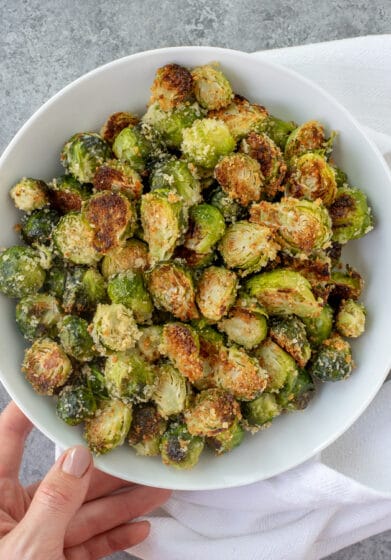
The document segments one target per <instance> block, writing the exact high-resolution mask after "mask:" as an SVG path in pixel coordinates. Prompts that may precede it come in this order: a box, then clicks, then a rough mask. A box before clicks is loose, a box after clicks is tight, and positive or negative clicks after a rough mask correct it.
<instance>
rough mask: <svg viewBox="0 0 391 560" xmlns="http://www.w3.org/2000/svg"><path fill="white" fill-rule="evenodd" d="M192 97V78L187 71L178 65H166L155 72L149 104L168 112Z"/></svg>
mask: <svg viewBox="0 0 391 560" xmlns="http://www.w3.org/2000/svg"><path fill="white" fill-rule="evenodd" d="M192 95H193V78H192V75H191V74H190V72H189V70H187V68H185V67H184V66H180V65H179V64H166V65H165V66H162V67H161V68H158V69H157V71H156V75H155V79H154V81H153V84H152V86H151V98H150V100H149V102H150V104H151V103H155V102H157V103H159V106H160V108H161V109H162V110H163V111H169V110H170V109H173V108H174V107H177V106H178V105H181V104H182V103H184V102H185V101H188V100H189V99H191V97H192Z"/></svg>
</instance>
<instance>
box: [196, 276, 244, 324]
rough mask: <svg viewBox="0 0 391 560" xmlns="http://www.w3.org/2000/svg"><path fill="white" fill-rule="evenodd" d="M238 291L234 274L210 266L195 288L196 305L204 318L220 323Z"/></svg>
mask: <svg viewBox="0 0 391 560" xmlns="http://www.w3.org/2000/svg"><path fill="white" fill-rule="evenodd" d="M237 289H238V278H237V276H236V274H235V273H234V272H232V271H231V270H227V269H226V268H224V267H222V266H210V267H209V268H206V269H204V270H203V271H202V274H201V277H200V279H199V282H198V286H197V296H196V300H197V305H198V307H199V309H200V311H201V313H202V315H203V316H204V317H206V318H207V319H210V320H211V321H220V319H222V317H224V315H226V314H227V313H228V310H229V308H230V307H232V305H233V303H234V301H235V299H236V292H237Z"/></svg>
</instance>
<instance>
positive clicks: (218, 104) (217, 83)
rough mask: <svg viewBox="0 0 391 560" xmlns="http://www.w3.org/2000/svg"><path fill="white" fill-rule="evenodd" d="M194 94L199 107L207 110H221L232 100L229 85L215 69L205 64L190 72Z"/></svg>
mask: <svg viewBox="0 0 391 560" xmlns="http://www.w3.org/2000/svg"><path fill="white" fill-rule="evenodd" d="M191 75H192V77H193V82H194V93H195V96H196V99H197V101H198V103H199V104H200V105H201V107H204V108H205V109H208V110H214V109H222V108H223V107H226V106H227V105H228V104H229V103H230V101H231V99H232V98H233V92H232V88H231V84H230V83H229V81H228V80H227V78H226V77H225V76H224V74H223V73H222V72H221V71H220V70H218V69H217V68H216V67H214V66H212V65H210V64H205V65H204V66H197V67H196V68H194V69H193V70H192V72H191Z"/></svg>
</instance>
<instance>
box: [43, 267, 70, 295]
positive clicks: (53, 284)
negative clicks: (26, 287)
mask: <svg viewBox="0 0 391 560" xmlns="http://www.w3.org/2000/svg"><path fill="white" fill-rule="evenodd" d="M66 277H67V269H66V268H64V266H63V265H58V264H55V265H53V266H52V268H50V269H49V270H48V271H47V274H46V279H45V283H44V285H43V290H44V292H45V293H49V294H50V295H52V296H54V297H56V298H58V299H59V300H60V301H61V299H62V296H63V293H64V287H65V280H66Z"/></svg>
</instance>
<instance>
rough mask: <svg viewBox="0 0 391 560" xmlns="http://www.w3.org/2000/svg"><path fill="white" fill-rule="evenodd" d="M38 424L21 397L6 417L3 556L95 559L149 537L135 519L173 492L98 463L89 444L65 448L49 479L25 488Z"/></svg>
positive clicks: (0, 497) (0, 465)
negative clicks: (22, 473)
mask: <svg viewBox="0 0 391 560" xmlns="http://www.w3.org/2000/svg"><path fill="white" fill-rule="evenodd" d="M31 428H32V425H31V423H30V421H29V420H28V419H27V418H26V417H25V416H24V415H23V414H22V412H21V411H20V410H19V409H18V408H17V406H16V405H15V404H14V403H10V404H9V405H8V406H7V407H6V408H5V410H4V411H3V413H2V414H1V416H0V558H10V559H11V558H12V560H42V559H43V558H44V559H45V560H64V559H65V560H95V559H96V558H104V557H105V556H107V555H108V554H111V553H112V552H115V551H116V550H124V549H125V548H128V547H130V546H133V545H135V544H138V543H139V542H141V541H142V540H144V539H145V538H146V537H147V535H148V533H149V523H148V522H147V521H139V522H133V523H131V524H129V523H128V521H129V520H131V519H134V518H136V517H139V516H140V515H144V514H146V513H148V512H150V511H152V510H153V509H155V508H156V507H158V506H159V505H161V504H162V503H164V502H165V501H166V500H167V499H168V498H169V495H170V492H169V491H167V490H161V489H157V488H148V487H145V486H139V485H138V484H133V483H129V482H125V481H123V480H120V479H118V478H114V477H112V476H109V475H107V474H104V473H102V472H100V471H98V470H96V469H94V466H93V461H92V457H91V454H90V453H89V451H88V450H87V449H86V448H84V447H82V446H76V447H73V448H72V449H70V450H68V451H65V452H64V453H63V454H62V455H61V456H60V457H59V458H58V460H57V461H56V463H55V464H54V465H53V467H52V468H51V469H50V471H49V472H48V474H47V475H46V477H45V478H44V479H43V481H42V482H39V483H36V484H33V485H31V486H28V487H26V488H24V487H23V486H22V485H21V484H20V482H19V478H18V474H19V468H20V463H21V460H22V456H23V449H24V443H25V440H26V437H27V436H28V434H29V432H30V430H31ZM120 489H122V490H121V492H120V493H117V494H114V495H111V494H112V492H114V491H117V490H120Z"/></svg>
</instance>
